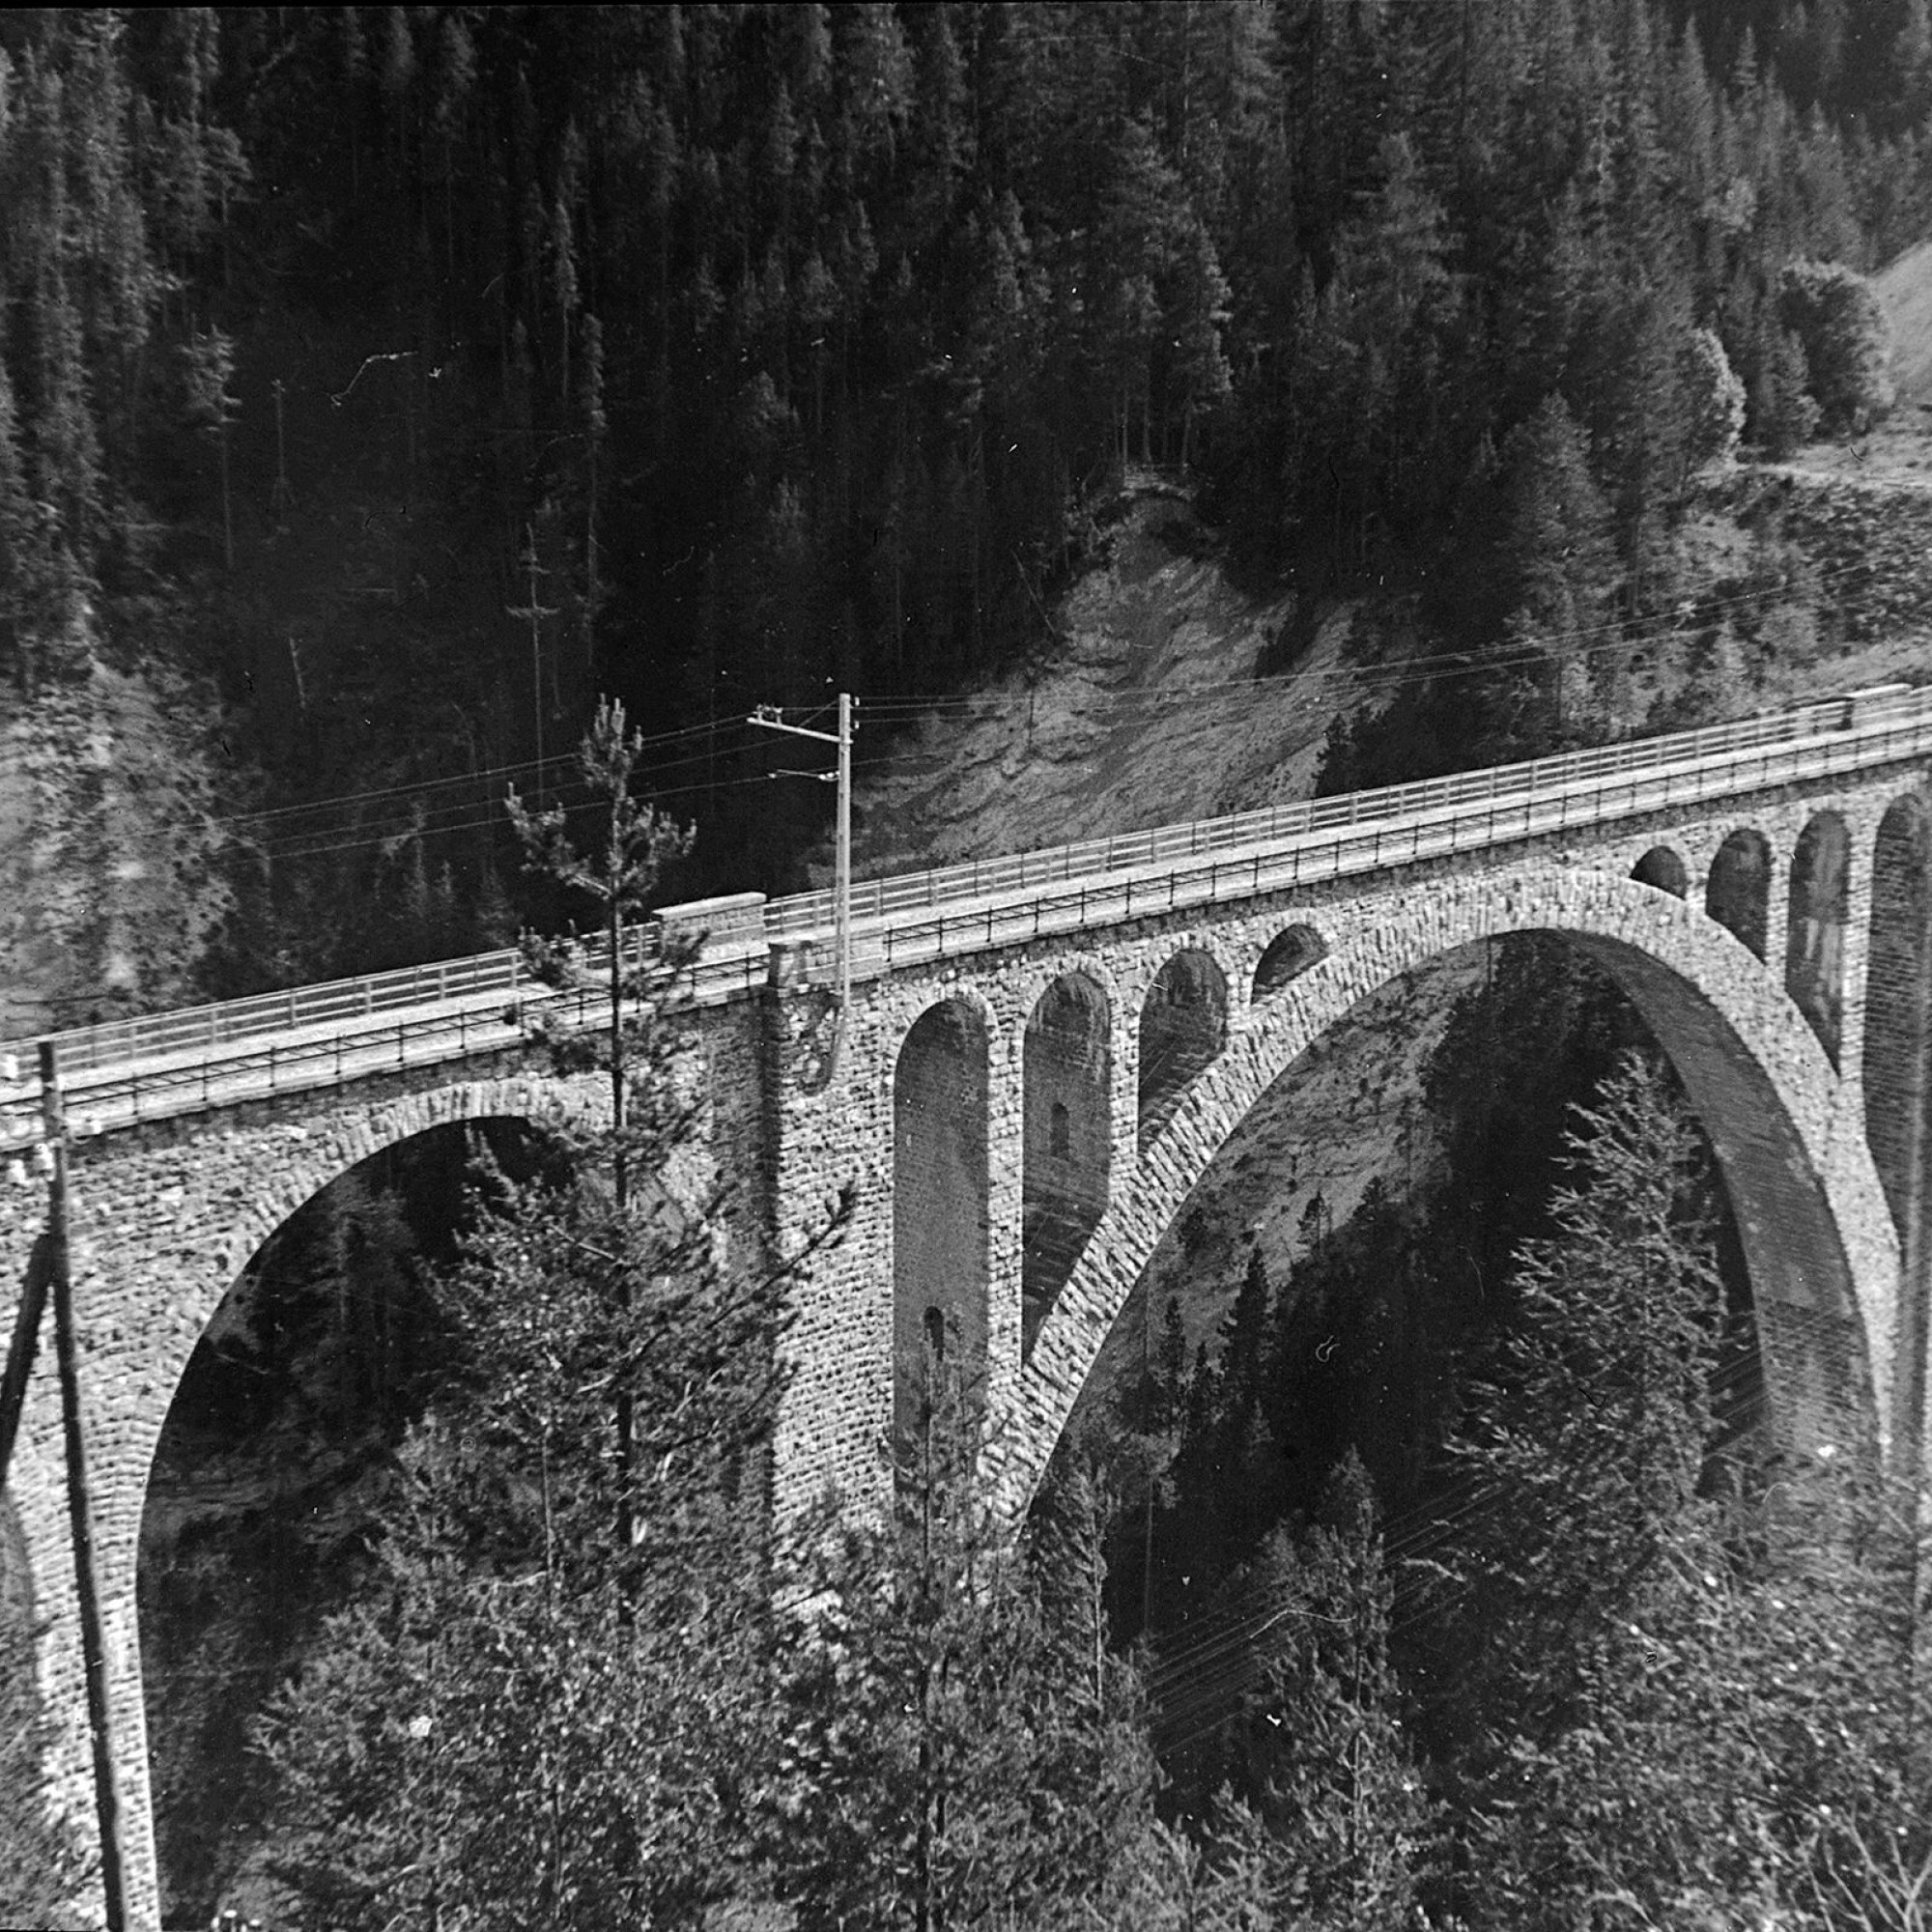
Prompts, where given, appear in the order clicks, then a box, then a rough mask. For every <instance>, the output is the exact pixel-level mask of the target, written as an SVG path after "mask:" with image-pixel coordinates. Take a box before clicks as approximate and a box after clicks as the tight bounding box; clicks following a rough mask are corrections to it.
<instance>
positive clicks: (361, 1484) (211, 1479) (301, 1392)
mask: <svg viewBox="0 0 1932 1932" xmlns="http://www.w3.org/2000/svg"><path fill="white" fill-rule="evenodd" d="M554 1151H555V1150H554V1143H552V1142H551V1141H550V1139H549V1137H548V1136H546V1135H545V1134H544V1133H543V1132H542V1131H541V1130H540V1129H538V1128H535V1127H533V1126H532V1125H531V1123H530V1122H527V1121H526V1120H523V1119H516V1118H505V1117H500V1116H486V1117H476V1118H468V1119H462V1120H456V1121H447V1122H440V1123H438V1124H434V1125H431V1126H428V1127H425V1128H422V1129H420V1130H419V1131H417V1132H416V1133H414V1134H412V1135H410V1136H408V1137H407V1138H406V1139H403V1140H400V1141H395V1142H391V1143H389V1144H388V1145H386V1146H384V1147H383V1148H380V1149H378V1150H377V1151H374V1152H372V1153H370V1154H368V1155H367V1156H365V1157H364V1158H363V1159H362V1160H361V1161H359V1162H357V1163H356V1164H355V1166H354V1167H352V1168H350V1169H348V1170H347V1171H345V1172H343V1173H341V1174H338V1175H336V1176H335V1177H334V1178H333V1179H330V1180H329V1181H327V1183H326V1184H325V1185H324V1186H323V1187H321V1188H320V1189H318V1190H317V1191H316V1192H314V1193H312V1194H311V1195H310V1196H309V1197H308V1198H307V1200H305V1201H304V1202H303V1203H302V1204H301V1205H300V1206H299V1207H298V1208H297V1209H296V1210H295V1212H294V1213H293V1214H291V1215H290V1216H289V1217H288V1218H287V1219H285V1220H284V1221H283V1222H282V1223H281V1224H280V1225H279V1226H278V1227H277V1228H276V1229H275V1230H274V1231H273V1232H272V1233H271V1234H270V1236H269V1237H268V1239H267V1240H266V1241H264V1242H263V1243H262V1245H261V1246H260V1247H258V1248H257V1250H256V1251H255V1253H254V1254H253V1255H252V1256H251V1257H250V1258H249V1261H248V1263H247V1264H246V1265H245V1266H244V1267H243V1268H242V1269H241V1273H240V1274H239V1275H238V1276H237V1277H236V1279H235V1280H234V1281H233V1282H232V1283H231V1284H230V1286H229V1287H228V1289H227V1291H226V1292H225V1293H224V1294H223V1295H222V1297H221V1300H220V1302H219V1303H218V1304H217V1306H216V1308H215V1310H214V1312H213V1315H212V1317H211V1318H210V1320H209V1321H208V1323H207V1324H206V1327H205V1329H204V1331H203V1334H202V1336H201V1339H200V1340H199V1342H198V1343H197V1344H196V1346H195V1349H194V1350H193V1351H192V1353H191V1354H190V1355H189V1357H188V1360H187V1363H186V1366H185V1368H184V1370H183V1371H182V1374H181V1377H180V1378H179V1381H178V1383H177V1385H176V1387H175V1390H174V1393H173V1396H172V1399H171V1400H170V1402H169V1404H168V1407H167V1411H166V1414H165V1417H164V1419H163V1421H162V1423H161V1426H160V1429H159V1431H158V1434H157V1436H156V1443H155V1449H154V1454H153V1457H152V1460H151V1462H150V1465H149V1469H148V1475H147V1480H146V1483H145V1484H144V1486H143V1491H142V1497H141V1517H140V1531H139V1543H138V1548H137V1554H136V1559H135V1573H136V1574H135V1585H136V1604H137V1626H138V1636H139V1648H140V1654H141V1677H142V1692H143V1711H144V1716H145V1719H146V1731H147V1741H148V1754H147V1769H148V1778H149V1791H148V1796H149V1804H150V1810H151V1817H152V1821H153V1828H154V1836H155V1849H156V1878H157V1882H158V1886H159V1893H160V1904H161V1911H162V1918H163V1920H164V1922H170V1923H174V1922H180V1923H185V1922H188V1921H189V1920H190V1919H192V1920H195V1921H200V1920H203V1919H206V1918H210V1917H211V1916H212V1915H213V1911H214V1909H215V1907H216V1906H217V1905H218V1904H219V1903H220V1902H221V1900H222V1897H223V1895H224V1893H226V1892H227V1891H228V1890H229V1888H230V1887H231V1886H232V1885H233V1883H234V1881H235V1879H236V1876H237V1872H236V1868H235V1865H234V1860H235V1858H236V1855H237V1851H238V1849H239V1848H241V1847H243V1846H245V1845H246V1844H247V1843H248V1842H249V1841H250V1840H251V1839H252V1838H254V1837H257V1836H259V1835H260V1833H262V1832H263V1831H264V1830H265V1828H266V1825H267V1820H266V1819H265V1818H264V1817H262V1816H261V1815H259V1798H260V1792H259V1789H258V1787H259V1782H260V1780H259V1775H258V1771H257V1768H256V1767H255V1766H254V1764H253V1762H252V1760H251V1759H250V1757H249V1755H248V1752H247V1749H246V1739H247V1730H248V1724H249V1721H250V1719H252V1718H253V1717H254V1716H255V1714H256V1713H258V1712H259V1711H260V1710H261V1709H262V1708H263V1707H264V1705H265V1704H266V1702H267V1700H268V1698H269V1697H270V1694H271V1693H272V1691H273V1690H274V1689H275V1687H276V1686H277V1685H278V1684H279V1683H280V1682H281V1680H282V1679H283V1677H284V1676H285V1675H286V1674H287V1672H288V1670H289V1668H290V1667H291V1665H292V1664H294V1663H296V1662H298V1660H299V1658H300V1655H301V1648H302V1645H303V1644H304V1642H305V1640H306V1639H307V1637H308V1636H309V1635H310V1634H312V1633H313V1632H314V1631H315V1629H316V1628H317V1627H318V1626H319V1624H320V1621H321V1619H322V1618H323V1617H324V1616H326V1615H327V1613H328V1612H329V1611H330V1610H332V1609H334V1608H337V1607H339V1606H340V1605H342V1604H343V1603H344V1602H346V1601H347V1600H348V1597H349V1595H350V1593H351V1592H352V1591H353V1589H354V1586H355V1578H356V1577H357V1576H358V1574H359V1573H360V1571H361V1568H362V1566H363V1562H364V1560H365V1559H364V1551H365V1548H366V1541H365V1539H366V1525H367V1522H368V1520H369V1515H370V1511H371V1509H372V1508H373V1506H374V1501H375V1494H376V1491H377V1490H378V1489H379V1488H380V1487H381V1486H382V1485H383V1484H384V1482H385V1480H386V1475H387V1470H388V1468H389V1467H390V1464H391V1461H392V1455H393V1451H394V1450H395V1448H396V1446H397V1445H398V1444H399V1443H400V1442H401V1441H402V1440H403V1439H404V1436H405V1435H406V1434H407V1432H408V1430H409V1428H410V1427H411V1425H412V1424H413V1423H414V1422H415V1421H416V1420H417V1419H418V1418H419V1417H420V1415H421V1414H422V1412H423V1409H424V1406H425V1405H426V1403H427V1402H428V1401H429V1400H431V1399H432V1398H433V1396H434V1394H435V1392H436V1389H437V1388H438V1386H439V1385H440V1383H441V1381H442V1379H443V1378H444V1377H445V1376H446V1375H447V1373H448V1372H449V1370H450V1369H451V1368H452V1367H453V1366H454V1360H455V1356H454V1349H453V1338H452V1336H451V1333H450V1330H449V1328H448V1325H447V1323H446V1321H444V1319H443V1318H442V1317H441V1315H440V1311H439V1309H438V1305H437V1299H436V1296H435V1294H434V1292H433V1289H432V1286H431V1282H430V1279H429V1271H431V1270H434V1269H435V1268H437V1267H440V1266H443V1265H446V1264H451V1263H453V1262H454V1261H455V1260H456V1259H457V1257H458V1253H459V1241H460V1236H461V1234H462V1231H463V1229H464V1228H465V1227H466V1226H468V1225H470V1224H471V1223H472V1222H473V1218H474V1196H473V1193H472V1180H473V1179H474V1177H475V1163H476V1160H477V1158H478V1157H479V1156H481V1157H483V1158H485V1159H487V1160H488V1161H490V1162H491V1163H492V1164H493V1165H494V1166H496V1167H497V1168H498V1169H499V1170H500V1171H501V1172H502V1174H503V1175H504V1176H505V1177H506V1178H508V1179H511V1180H513V1181H522V1180H526V1179H532V1178H535V1177H537V1176H539V1175H541V1174H542V1173H543V1172H544V1170H545V1168H546V1167H547V1166H548V1165H550V1162H551V1159H552V1156H553V1155H554Z"/></svg>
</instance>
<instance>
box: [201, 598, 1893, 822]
mask: <svg viewBox="0 0 1932 1932" xmlns="http://www.w3.org/2000/svg"><path fill="white" fill-rule="evenodd" d="M1872 568H1873V566H1871V565H1870V564H1869V563H1867V562H1864V561H1861V560H1854V561H1850V562H1847V563H1844V564H1840V565H1834V566H1830V567H1828V568H1827V569H1825V570H1822V571H1819V572H1816V573H1814V574H1813V575H1812V576H1811V578H1810V580H1809V582H1810V584H1811V585H1812V586H1813V587H1814V588H1819V589H1823V588H1827V587H1831V586H1833V585H1835V584H1836V583H1837V582H1839V581H1840V580H1842V579H1845V578H1848V577H1852V576H1855V575H1857V574H1859V573H1861V572H1862V573H1865V574H1867V575H1868V574H1869V573H1870V571H1871V570H1872ZM1784 589H1785V586H1781V585H1767V586H1763V587H1760V588H1750V589H1745V590H1741V591H1738V592H1735V593H1733V594H1731V595H1729V596H1727V597H1721V598H1715V599H1703V600H1700V601H1698V602H1697V603H1696V605H1695V619H1694V621H1692V622H1689V623H1687V622H1684V621H1682V620H1681V619H1680V620H1678V621H1674V622H1673V621H1667V620H1661V621H1658V622H1656V623H1654V624H1652V625H1650V626H1649V627H1648V628H1645V627H1643V625H1642V624H1641V622H1639V623H1638V624H1637V625H1636V626H1633V624H1632V623H1631V622H1630V621H1629V620H1624V619H1613V620H1606V621H1605V622H1603V623H1598V624H1592V625H1582V626H1577V627H1573V628H1572V629H1570V630H1567V631H1552V632H1544V633H1540V634H1538V635H1537V636H1535V637H1530V638H1525V639H1522V640H1521V641H1520V643H1517V644H1512V645H1510V646H1508V647H1506V648H1504V649H1501V650H1488V651H1485V650H1482V649H1474V650H1471V649H1459V650H1453V651H1442V652H1435V653H1431V654H1429V655H1426V656H1420V657H1413V658H1408V659H1405V660H1403V661H1402V662H1401V663H1399V664H1394V665H1368V666H1346V665H1337V666H1315V667H1305V668H1301V669H1298V670H1293V671H1284V672H1277V673H1270V674H1268V675H1265V676H1260V677H1246V678H1231V679H1219V680H1211V681H1208V682H1205V683H1199V684H1191V685H1186V686H1180V687H1168V686H1159V687H1156V686H1128V687H1124V688H1121V689H1115V690H1109V691H1094V692H1092V693H1090V694H1088V695H1087V698H1086V702H1085V707H1084V708H1086V709H1088V710H1089V711H1091V710H1093V709H1094V708H1103V709H1117V710H1122V711H1124V712H1129V713H1131V712H1134V711H1137V710H1138V711H1146V710H1161V709H1172V708H1176V707H1179V706H1185V705H1194V704H1200V703H1202V702H1205V701H1208V700H1210V699H1213V698H1216V697H1225V696H1230V695H1243V694H1245V695H1252V694H1254V693H1256V692H1259V691H1265V690H1268V689H1270V688H1280V687H1286V686H1291V685H1293V686H1297V687H1302V688H1306V687H1307V686H1309V685H1311V684H1313V685H1316V686H1318V687H1319V686H1321V684H1324V683H1336V684H1346V685H1347V686H1349V687H1350V689H1351V690H1353V691H1354V692H1356V693H1358V694H1360V695H1362V696H1379V695H1382V694H1384V693H1388V692H1393V691H1399V690H1401V689H1403V688H1405V687H1406V686H1411V685H1424V684H1430V683H1436V682H1441V681H1443V680H1445V679H1448V678H1455V677H1463V676H1477V675H1492V674H1495V673H1497V672H1505V671H1509V670H1512V669H1522V668H1537V667H1540V666H1543V665H1545V664H1547V663H1548V658H1549V656H1550V654H1551V652H1552V651H1555V650H1559V649H1561V648H1562V647H1563V646H1565V645H1572V644H1579V643H1580V644H1583V645H1584V646H1585V648H1582V649H1580V650H1577V651H1575V652H1573V653H1572V654H1571V655H1572V656H1573V657H1581V658H1585V659H1590V658H1595V657H1599V656H1605V655H1615V654H1618V653H1630V652H1634V651H1638V650H1641V649H1643V648H1645V647H1647V646H1652V645H1656V644H1660V643H1663V642H1667V641H1670V640H1672V639H1683V638H1687V637H1694V636H1697V635H1699V634H1700V633H1701V632H1703V631H1705V630H1707V629H1708V628H1709V627H1710V625H1711V624H1712V623H1713V622H1715V621H1718V620H1719V618H1721V617H1723V616H1725V615H1727V614H1728V613H1729V612H1731V611H1737V610H1741V609H1743V608H1746V607H1747V606H1751V605H1758V604H1762V603H1764V602H1766V601H1767V600H1769V599H1772V598H1775V597H1776V596H1778V595H1779V594H1781V592H1782V591H1783V590H1784ZM1589 639H1602V640H1603V641H1601V642H1598V643H1595V644H1590V643H1588V640H1589ZM1031 701H1032V699H1031V695H1030V694H1029V693H1026V692H1021V691H1015V690H1011V689H1007V690H1002V691H995V692H988V693H980V694H973V695H966V696H921V695H918V694H912V693H873V694H862V695H861V696H860V698H859V704H860V708H861V714H862V717H863V716H866V715H869V716H870V717H871V718H873V719H874V720H876V721H878V722H880V723H884V724H889V725H894V724H903V723H907V722H913V721H915V720H918V719H922V718H932V719H940V718H947V717H952V718H968V719H972V718H986V717H990V716H995V715H997V714H998V713H1000V712H1001V711H1015V710H1017V709H1018V708H1019V707H1020V706H1022V705H1024V704H1028V703H1030V702H1031ZM775 708H776V709H778V710H779V712H780V715H781V716H785V717H789V718H792V719H794V720H798V721H801V722H805V723H807V724H808V725H809V724H810V722H812V721H814V720H817V719H819V718H822V717H824V716H826V715H827V714H828V713H829V711H830V710H831V708H832V707H831V705H830V704H829V703H828V702H825V701H820V702H818V703H815V704H810V705H808V704H798V705H789V706H782V707H775ZM741 724H742V721H741V720H740V719H739V718H737V717H736V716H732V717H728V718H714V719H710V720H707V721H705V722H704V723H702V724H697V725H683V726H679V727H677V728H675V729H672V730H668V731H662V732H656V733H652V734H649V735H647V736H646V737H644V738H643V739H641V740H640V741H639V747H640V749H642V750H645V751H647V752H648V751H651V750H655V749H657V748H659V747H669V746H674V745H681V744H683V743H686V742H688V741H690V740H693V739H700V738H702V739H709V740H714V741H715V739H716V738H717V736H718V734H720V733H721V732H725V731H729V730H735V729H737V728H739V726H740V725H741ZM716 755H718V753H717V751H716V750H715V748H714V747H713V746H707V747H706V748H705V749H703V750H701V751H697V752H695V753H688V754H686V755H685V756H684V757H681V758H675V759H671V760H669V761H668V763H667V764H666V765H664V766H662V767H659V768H658V769H660V770H663V771H675V770H678V769H682V768H684V767H686V766H688V765H690V764H691V763H694V762H696V761H697V760H698V759H700V758H706V757H715V756H716ZM575 757H576V754H575V753H568V752H565V753H553V754H550V755H547V756H546V757H544V758H542V759H541V760H538V759H526V760H523V761H520V762H516V763H508V764H499V765H494V766H487V767H483V768H481V769H479V770H476V771H472V772H460V773H451V774H447V775H445V776H443V777H440V778H434V779H423V780H414V781H402V782H399V783H395V784H389V785H382V786H373V787H368V788H365V789H363V790H360V791H355V792H345V793H338V794H333V795H331V796H329V797H327V798H321V799H311V800H307V801H301V802H297V803H291V804H287V805H279V806H271V807H266V808H263V809H261V810H254V811H245V812H236V813H229V814H224V815H222V816H221V817H219V818H217V819H216V821H215V823H216V824H217V825H220V826H222V827H225V828H227V829H229V830H231V831H233V832H234V833H236V834H237V835H238V836H241V837H243V838H246V837H250V836H251V835H258V834H260V833H263V832H267V833H269V834H270V838H273V837H274V836H275V835H276V834H277V833H280V832H282V830H283V828H285V827H287V826H288V824H289V822H290V821H298V820H300V819H302V818H303V817H305V816H320V815H326V814H329V813H336V814H346V813H348V812H351V811H353V810H354V809H355V808H356V807H359V806H367V805H371V804H379V803H384V802H389V801H408V802H411V804H412V806H413V804H414V802H416V801H420V800H423V799H426V798H429V797H431V796H432V795H433V794H435V793H438V792H447V791H450V790H453V789H456V788H459V787H475V786H479V785H483V784H489V783H493V782H495V781H504V782H506V783H507V782H511V781H516V780H518V779H520V778H525V777H534V778H535V780H536V781H537V782H538V783H539V784H541V783H542V782H543V781H544V778H545V775H546V774H549V773H552V772H554V771H556V770H558V769H559V768H562V769H568V767H569V766H570V765H571V764H572V763H574V762H575ZM890 757H891V754H890V753H879V754H876V755H875V756H873V757H870V758H864V759H861V760H859V761H858V765H857V769H859V770H875V769H877V768H878V766H880V765H881V764H883V763H886V762H888V761H889V760H890ZM719 782H720V783H721V784H724V783H729V782H731V781H719ZM680 791H681V795H688V788H680ZM429 809H430V810H431V811H441V810H461V809H462V808H461V806H456V807H450V806H444V805H440V804H439V805H432V806H431V807H430V808H429ZM414 823H415V814H414V811H413V810H412V811H411V815H410V817H409V818H408V819H407V820H399V821H398V822H395V823H394V824H393V829H391V830H389V831H386V832H384V833H381V834H377V835H375V836H373V837H371V838H359V839H354V840H349V841H344V842H338V841H334V840H331V839H329V838H328V837H327V835H328V833H329V832H330V831H331V830H334V829H337V828H330V827H327V826H323V827H317V828H316V831H315V834H314V835H313V836H314V837H320V838H323V840H324V842H323V843H322V844H319V845H311V844H310V843H307V842H305V839H304V835H303V834H301V833H299V832H298V833H294V834H293V835H292V838H293V840H294V841H295V842H294V843H293V844H292V845H291V846H289V848H288V849H287V850H286V851H285V852H284V853H282V854H280V855H281V856H289V857H297V858H299V857H303V856H311V855H321V854H323V853H327V852H331V851H335V850H341V849H349V848H350V847H351V846H353V845H358V844H359V845H363V846H367V845H369V844H374V843H382V842H384V840H385V839H386V838H400V837H407V836H408V835H409V833H410V832H411V831H412V830H413V829H414ZM339 829H341V830H343V831H352V830H354V831H359V830H360V829H361V828H360V827H352V826H347V825H345V826H343V827H341V828H339ZM425 829H429V830H438V831H441V830H464V831H467V830H472V829H474V821H473V820H469V819H466V820H464V821H463V822H462V823H460V824H459V825H457V826H453V827H436V826H431V827H426V828H425ZM270 856H277V854H275V853H271V854H270Z"/></svg>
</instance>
